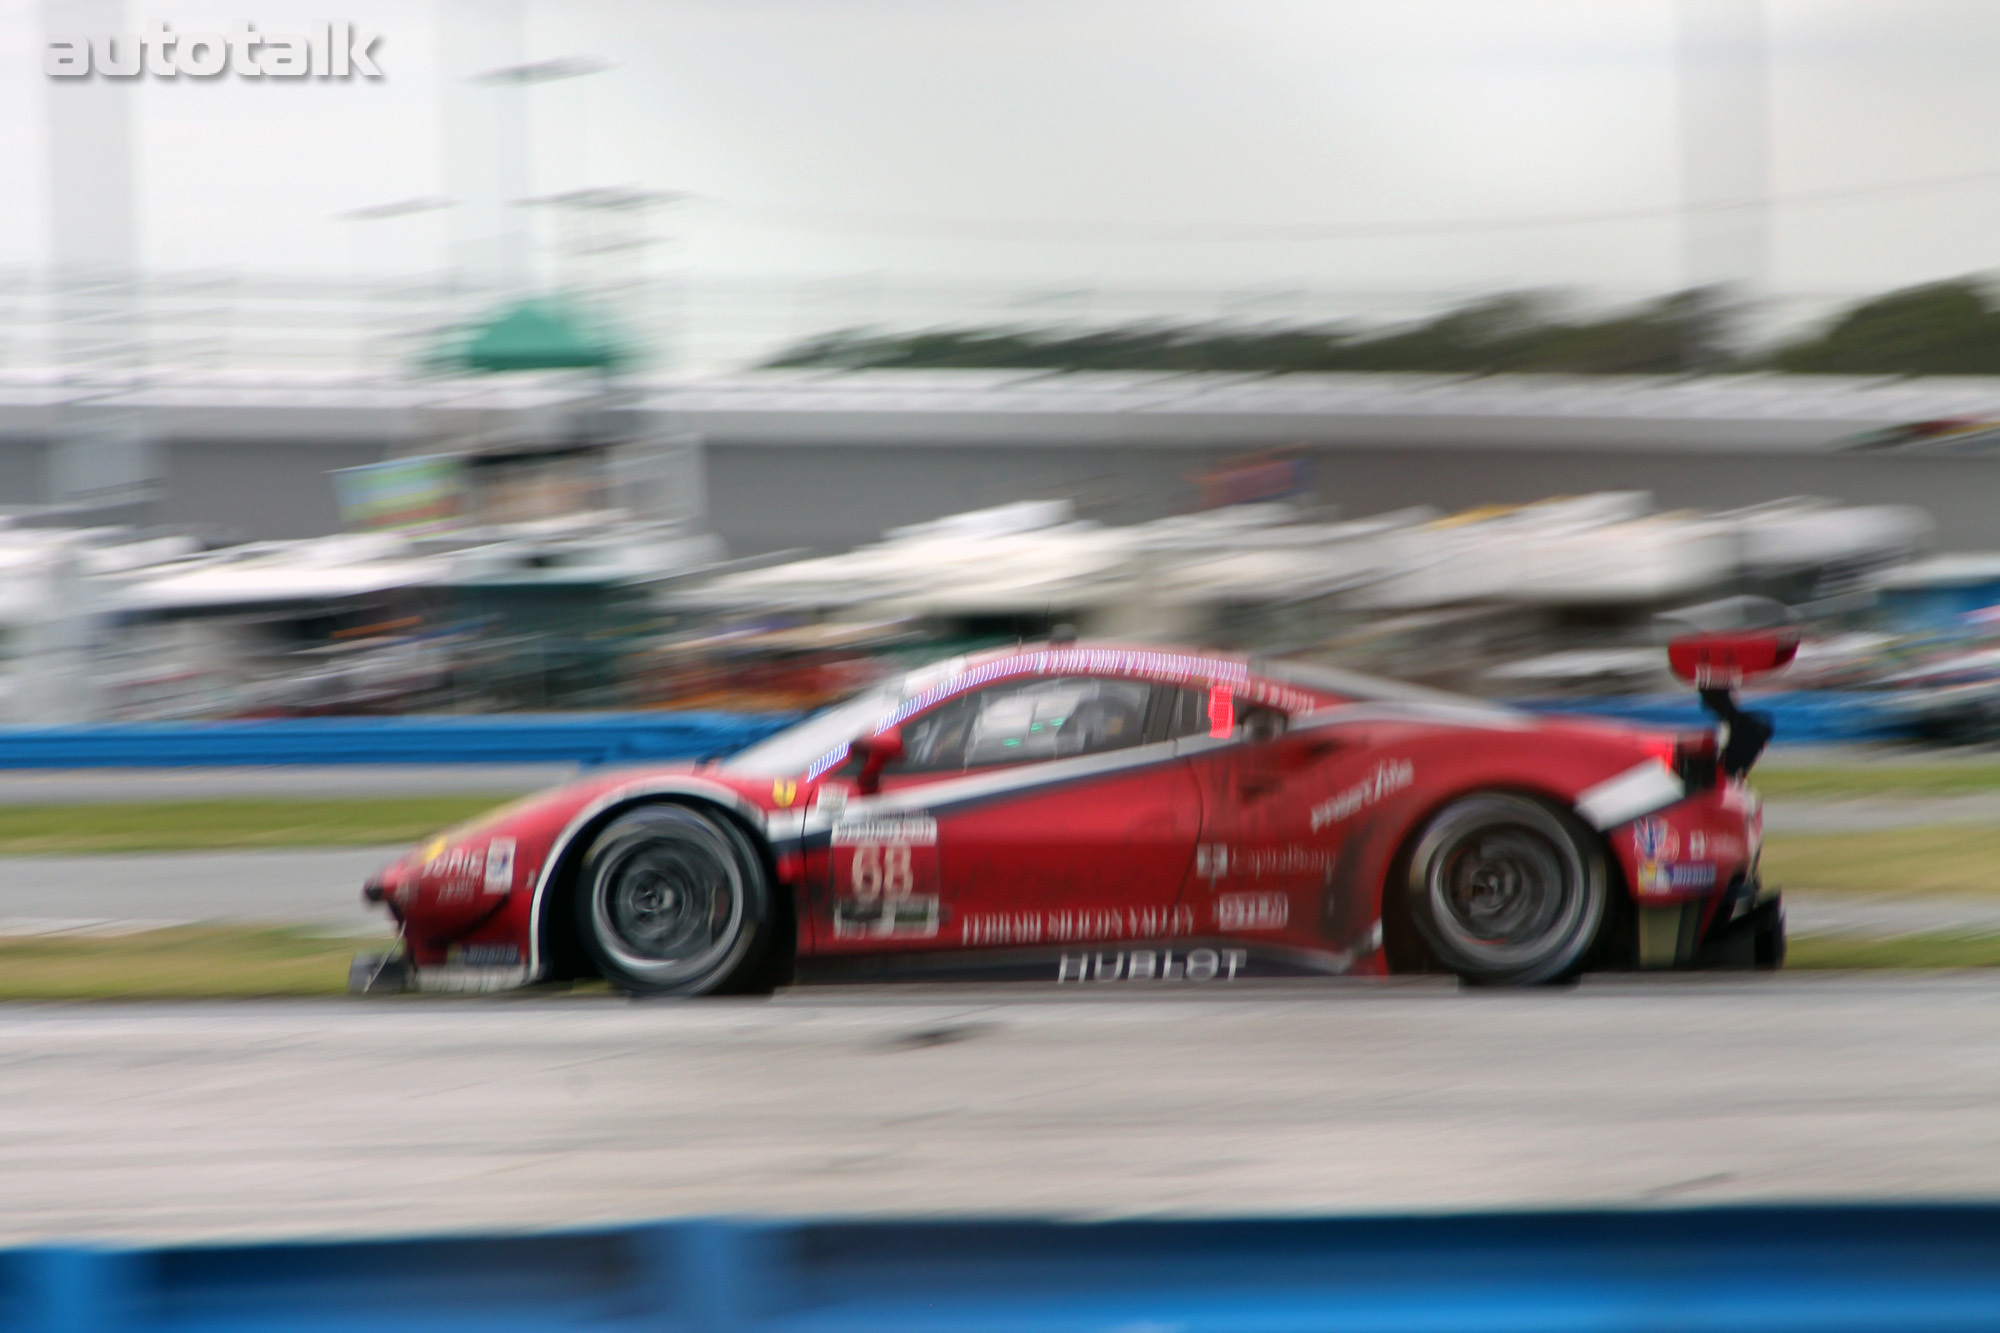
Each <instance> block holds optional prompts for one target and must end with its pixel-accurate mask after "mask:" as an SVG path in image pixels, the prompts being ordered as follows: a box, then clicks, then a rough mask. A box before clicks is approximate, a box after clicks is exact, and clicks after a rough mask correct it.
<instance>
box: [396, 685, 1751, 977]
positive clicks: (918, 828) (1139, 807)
mask: <svg viewBox="0 0 2000 1333" xmlns="http://www.w3.org/2000/svg"><path fill="white" fill-rule="evenodd" d="M922 674H923V675H924V676H925V677H926V678H925V679H924V680H922V681H920V682H918V683H917V685H913V686H912V687H911V691H910V692H909V693H907V694H905V695H902V696H900V697H897V696H885V697H884V699H883V701H882V704H883V706H882V708H881V710H880V711H879V712H878V713H876V714H874V715H873V720H872V722H871V723H869V724H868V725H865V726H862V727H860V728H858V729H857V730H856V732H855V735H865V734H869V733H870V732H879V731H886V730H888V729H889V728H892V727H897V728H901V729H902V730H903V732H904V733H907V732H908V731H909V729H910V728H913V727H917V726H920V725H921V724H922V723H923V722H924V720H925V719H926V717H928V716H929V715H930V714H931V713H932V711H933V710H936V709H940V708H944V707H947V706H950V705H951V704H952V703H953V701H955V700H959V699H960V698H961V697H962V696H964V695H965V694H967V693H968V692H970V691H977V690H982V689H988V688H993V687H995V686H996V685H1001V684H1006V683H1010V682H1011V683H1018V682H1020V681H1021V680H1023V679H1024V678H1036V677H1041V678H1048V679H1057V678H1060V679H1063V680H1071V679H1089V680H1094V681H1102V680H1115V681H1124V682H1133V683H1136V685H1137V686H1139V687H1143V689H1144V690H1150V691H1151V695H1150V697H1151V698H1152V700H1153V701H1154V702H1153V705H1152V711H1151V712H1149V714H1148V723H1147V725H1148V728H1149V730H1148V733H1147V734H1146V735H1145V736H1143V737H1141V738H1139V739H1138V741H1137V742H1135V743H1130V744H1125V745H1123V746H1121V748H1117V749H1112V750H1109V751H1108V752H1104V753H1093V754H1079V755H1074V756H1066V757H1055V758H1046V759H1039V760H1028V761H1023V762H1016V763H1006V762H1000V763H993V764H987V765H982V766H978V767H973V768H965V769H959V770H954V771H951V772H944V773H923V772H903V773H898V772H896V771H894V770H893V769H892V770H891V771H890V772H889V773H888V774H886V775H885V776H884V778H883V780H882V782H881V789H880V791H879V792H877V793H874V794H872V795H863V794H862V793H860V792H858V791H857V790H856V782H855V780H854V773H855V770H856V769H858V767H859V765H858V764H856V763H851V762H847V761H846V760H847V756H846V749H847V747H846V746H845V745H844V744H840V743H837V742H836V743H835V744H834V746H833V748H832V749H830V750H828V751H826V752H825V753H824V754H822V755H821V756H819V757H818V758H817V759H814V760H811V761H805V760H803V759H800V758H799V757H798V756H794V760H795V762H793V763H791V764H789V765H787V766H785V771H763V768H762V767H760V765H759V763H758V757H759V755H760V753H768V752H769V750H768V747H753V749H752V750H751V751H749V752H746V757H745V758H744V759H738V760H725V761H722V762H719V763H709V764H703V765H689V764H683V765H672V766H659V767H646V768H634V769H622V770H618V771H606V772H600V773H596V774H592V775H590V776H587V777H585V778H583V779H581V780H579V781H575V782H572V783H569V784H568V785H565V786H563V787H560V788H557V789H555V790H553V791H550V792H546V793H543V794H541V795H538V796H535V797H531V798H529V799H527V800H524V801H520V802H517V803H516V804H514V805H511V806H508V807H506V808H504V809H501V810H498V811H496V812H494V813H493V814H492V815H489V816H487V817H486V818H484V819H481V820H479V821H476V822H475V823H473V824H470V825H466V826H463V827H460V828H457V829H453V830H451V831H449V832H447V833H445V834H444V835H442V836H440V837H439V838H437V839H435V840H434V841H432V842H430V843H428V844H426V845H425V846H423V847H421V848H419V849H418V850H416V851H414V852H412V853H411V854H410V855H409V856H408V857H405V858H404V859H403V860H401V861H399V862H397V863H396V864H395V865H393V866H391V867H389V868H388V869H387V870H386V871H384V872H383V873H382V874H381V875H380V876H379V877H377V879H375V880H373V881H371V883H370V885H369V887H368V894H369V896H370V897H371V898H376V899H379V900H381V901H383V902H385V903H386V904H387V905H388V907H389V908H390V910H391V911H392V912H393V913H394V914H395V915H396V917H397V919H398V920H399V922H400V923H401V925H402V928H403V935H404V939H405V943H406V947H407V955H408V960H409V962H410V964H411V965H412V966H413V968H414V970H415V974H416V976H417V978H418V979H419V982H420V984H424V985H426V986H429V987H436V988H442V989H494V988H498V987H503V986H509V985H520V984H525V983H528V982H532V981H536V980H541V979H547V978H551V977H556V976H561V975H573V974H575V973H576V972H577V971H578V970H579V961H580V957H581V955H580V952H579V951H578V950H577V949H576V948H575V947H574V942H573V941H574V935H573V931H572V929H571V927H570V924H569V916H570V915H571V913H572V912H573V908H572V906H571V903H570V892H571V888H572V883H571V881H572V880H573V878H574V870H575V867H576V864H577V862H578V860H579V859H580V857H581V855H582V853H583V851H584V849H585V847H586V846H587V845H588V843H589V840H590V837H591V836H592V833H593V831H594V829H596V828H597V827H600V826H601V825H602V824H603V823H604V822H605V821H606V820H608V819H609V818H611V817H612V816H614V815H615V814H616V813H617V812H618V811H621V810H624V809H628V808H630V807H631V806H632V805H633V804H635V803H639V802H647V801H680V802H690V803H694V804H697V805H700V806H702V807H704V808H706V809H707V810H709V811H710V812H711V813H714V812H719V813H721V814H722V815H724V816H726V817H728V818H732V819H735V820H737V821H739V822H740V823H741V824H742V826H743V827H744V828H745V829H747V830H748V831H750V832H751V833H752V834H753V835H754V836H755V838H756V839H757V840H758V841H759V843H760V844H761V845H762V847H763V848H764V849H765V851H766V854H767V855H768V857H769V861H770V869H771V873H772V875H773V876H774V879H775V881H776V882H777V883H778V884H779V885H780V886H781V889H782V891H783V892H784V893H785V894H786V895H788V896H789V900H790V902H791V904H792V907H793V911H794V920H795V923H796V927H797V961H798V964H799V969H800V972H801V974H802V975H805V974H811V973H814V972H819V973H824V974H832V975H841V974H846V975H863V976H869V975H885V974H893V973H900V972H904V971H930V972H936V971H940V970H942V971H958V972H965V973H968V974H973V973H983V974H987V975H1021V976H1044V977H1049V978H1053V979H1056V980H1061V981H1074V980H1083V979H1086V978H1088V979H1090V980H1093V981H1107V982H1108V981H1113V980H1119V981H1134V982H1143V981H1171V980H1182V981H1197V982H1199V981H1210V980H1216V981H1227V980H1230V979H1232V978H1235V977H1239V976H1248V975H1254V974H1257V973H1259V972H1264V973H1270V972H1280V973H1282V972H1294V973H1296V972H1317V973H1339V972H1346V973H1359V974H1380V973H1384V972H1387V971H1389V970H1391V966H1392V961H1395V962H1405V961H1407V960H1406V959H1399V958H1397V957H1396V954H1397V942H1396V939H1395V931H1394V927H1393V925H1392V926H1391V928H1390V930H1389V932H1388V938H1387V939H1386V940H1385V929H1384V920H1383V916H1384V912H1383V903H1384V888H1385V885H1387V884H1388V883H1389V882H1390V879H1391V876H1392V874H1393V873H1394V871H1395V869H1396V862H1397V858H1398V855H1399V853H1401V852H1402V851H1403V850H1404V849H1405V848H1406V847H1407V846H1408V845H1409V843H1410V841H1411V839H1412V838H1413V836H1414V835H1415V833H1416V832H1417V830H1418V829H1419V828H1420V827H1421V826H1422V824H1423V822H1424V820H1425V819H1426V817H1427V816H1428V815H1429V814H1431V813H1432V812H1434V811H1436V810H1437V809H1439V808H1440V807H1441V806H1442V805H1444V804H1445V803H1447V802H1449V801H1450V800H1452V799H1453V798H1455V797H1458V796H1461V795H1463V794H1465V793H1468V792H1472V791H1477V790H1482V789H1504V790H1509V791H1517V792H1526V793H1531V794H1534V795H1537V796H1540V797H1542V798H1544V799H1545V800H1547V801H1548V802H1550V803H1552V804H1555V805H1558V806H1560V807H1563V808H1565V809H1568V810H1572V811H1575V812H1577V813H1578V814H1579V816H1580V817H1581V818H1583V819H1584V820H1585V822H1586V823H1588V824H1590V825H1591V826H1592V827H1594V828H1596V829H1597V830H1598V833H1599V836H1600V837H1601V838H1602V839H1603V843H1604V847H1605V849H1606V851H1607V853H1608V858H1607V859H1608V861H1609V862H1610V863H1611V864H1612V865H1613V866H1614V867H1615V873H1614V874H1613V882H1614V891H1615V892H1618V893H1621V894H1623V895H1625V896H1626V897H1627V898H1628V900H1629V901H1630V902H1631V903H1632V904H1633V905H1634V906H1635V907H1637V908H1640V909H1646V908H1652V907H1661V906H1669V907H1678V906H1679V905H1681V904H1685V903H1689V902H1694V903H1698V904H1700V906H1699V908H1698V910H1697V911H1695V912H1692V913H1689V912H1686V911H1682V912H1680V913H1679V916H1680V918H1681V919H1682V920H1684V921H1686V923H1687V924H1686V926H1685V927H1684V928H1683V930H1684V933H1687V934H1689V935H1691V937H1692V938H1694V939H1699V938H1701V937H1702V936H1704V935H1706V934H1707V933H1708V932H1709V930H1710V928H1711V926H1713V925H1715V924H1716V923H1717V920H1718V917H1717V913H1718V911H1719V909H1720V907H1721V905H1722V904H1724V903H1725V902H1726V901H1729V902H1732V903H1734V902H1736V901H1738V900H1741V901H1748V898H1749V897H1751V896H1754V893H1755V881H1756V863H1757V855H1758V850H1759V841H1760V832H1761V829H1760V819H1759V816H1758V810H1757V802H1756V798H1755V796H1754V795H1753V794H1751V793H1750V792H1749V791H1748V789H1747V788H1745V787H1744V786H1742V784H1741V783H1737V782H1727V781H1725V782H1723V783H1721V784H1720V785H1717V786H1713V787H1710V788H1709V789H1708V790H1704V791H1695V792H1693V793H1691V794H1690V793H1689V792H1688V791H1687V790H1686V787H1685V785H1684V784H1683V782H1682V779H1681V778H1680V777H1678V776H1676V774H1675V772H1674V771H1673V770H1674V766H1675V761H1676V738H1675V737H1673V736H1671V735H1662V734H1660V733H1655V732H1644V731H1638V730H1633V729H1628V728H1621V727H1613V726H1608V725H1603V724H1598V723H1589V722H1584V721H1580V720H1565V719H1555V718H1545V717H1537V716H1534V715H1530V714H1524V713H1519V712H1516V711H1513V710H1509V709H1503V708H1497V707H1492V706H1489V705H1486V704H1482V703H1477V702H1473V701H1469V700H1457V699H1454V698H1452V697H1451V696H1446V695H1438V694H1431V693H1429V692H1426V691H1418V690H1413V689H1406V688H1405V687H1401V686H1397V685H1393V684H1389V683H1386V682H1380V681H1373V680H1369V679H1367V678H1361V677H1355V678H1347V677H1343V676H1337V675H1335V674H1334V673H1318V674H1314V673H1313V672H1311V671H1310V670H1308V669H1300V668H1293V667H1290V666H1287V665H1276V666H1270V667H1261V666H1258V665H1255V664H1252V663H1250V662H1248V661H1246V660H1245V659H1242V658H1237V657H1227V656H1221V655H1214V654H1200V653H1192V652H1189V653H1175V652H1164V651H1155V650H1138V649H1115V648H1043V649H1020V650H1011V651H1008V652H1005V653H1000V654H994V655H989V656H986V657H981V658H973V659H964V660H961V661H958V662H955V663H952V664H949V665H948V666H946V667H943V668H939V669H934V670H932V671H931V672H928V673H922ZM1128 693H1129V691H1128ZM1176 708H1178V709H1180V710H1181V711H1180V713H1179V714H1178V715H1176V714H1174V709H1176ZM1274 714H1275V715H1278V716H1281V717H1282V719H1283V723H1284V728H1283V730H1282V734H1278V735H1276V737H1275V738H1273V737H1272V734H1271V733H1272V732H1273V731H1274V730H1276V728H1275V727H1274V726H1272V725H1271V721H1272V715H1274ZM1191 715H1192V716H1196V718H1197V725H1195V726H1193V727H1189V726H1185V725H1183V726H1181V727H1179V728H1178V731H1179V732H1180V733H1181V734H1173V735H1166V734H1162V730H1161V724H1160V722H1159V719H1160V718H1163V717H1167V718H1171V717H1173V716H1179V717H1182V718H1185V717H1188V716H1191ZM1259 715H1261V716H1262V718H1263V721H1264V725H1263V726H1262V727H1261V728H1260V726H1259V725H1258V717H1259ZM808 725H809V724H808ZM1700 739H1701V740H1703V741H1704V742H1706V741H1708V740H1710V738H1708V737H1702V738H1700ZM1731 910H1733V911H1740V910H1741V907H1740V906H1732V908H1731ZM1683 955H1685V950H1683ZM1669 961H1671V962H1683V963H1684V962H1686V961H1687V958H1686V957H1685V956H1681V957H1677V958H1674V959H1671V960H1669ZM1651 965H1659V964H1658V963H1657V960H1656V961H1655V963H1654V964H1651ZM584 966H585V967H587V964H586V965H584Z"/></svg>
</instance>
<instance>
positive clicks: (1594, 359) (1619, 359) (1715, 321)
mask: <svg viewBox="0 0 2000 1333" xmlns="http://www.w3.org/2000/svg"><path fill="white" fill-rule="evenodd" d="M767 364H769V365H770V366H773V367H813V366H823V367H847V368H852V369H864V368H869V369H933V370H938V369H1021V370H1078V371H1087V370H1118V371H1146V370H1152V371H1232V372H1238V373H1253V374H1282V373H1286V372H1307V371H1391V370H1395V371H1428V372H1435V373H1441V374H1496V373H1502V372H1516V373H1524V372H1529V373H1542V374H1569V375H1674V374H1690V373H1697V372H1705V371H1752V370H1777V371H1786V372H1791V373H1795V374H1839V375H2000V304H1996V301H1995V298H1994V296H1993V294H1992V293H1991V292H1990V291H1989V290H1988V288H1987V287H1986V286H1985V285H1984V284H1983V283H1981V282H1979V281H1976V280H1973V279H1962V280H1958V281H1953V282H1940V283H1929V284H1926V285H1924V286H1920V287H1910V288H1906V289H1904V290H1901V291H1896V292H1891V293H1889V294H1888V295H1886V296H1880V297H1875V298H1873V299H1871V300H1867V301H1863V302H1861V303H1859V304H1857V305H1854V306H1853V307H1851V308H1849V309H1847V310H1844V311H1842V312H1841V313H1840V314H1839V315H1837V316H1836V317H1835V318H1834V319H1833V320H1832V321H1830V322H1829V323H1828V324H1827V325H1826V326H1825V327H1823V328H1820V329H1816V330H1814V331H1812V332H1811V333H1809V334H1806V335H1805V336H1802V337H1798V338H1795V339H1792V340H1789V341H1786V342H1784V343H1782V344H1780V345H1779V346H1777V347H1775V348H1766V349H1761V350H1758V351H1754V352H1746V351H1743V350H1741V349H1740V348H1738V347H1736V346H1735V345H1734V343H1733V342H1732V340H1731V338H1730V311H1729V307H1728V303H1727V301H1726V300H1725V299H1724V296H1723V294H1722V293H1720V292H1718V291H1716V290H1714V289H1710V288H1697V289H1694V290H1690V291H1684V292H1676V293H1674V294H1673V295H1670V296H1667V297H1663V298H1661V299H1659V300H1656V301H1652V302H1649V303H1647V304H1645V305H1642V306H1639V307H1637V308H1635V309H1632V310H1627V311H1623V312H1619V313H1616V314H1612V315H1608V316H1599V317H1594V318H1575V317H1566V316H1565V315H1564V314H1563V313H1562V312H1561V310H1560V308H1559V306H1558V305H1557V304H1556V303H1555V302H1553V301H1551V300H1549V299H1548V298H1546V297H1543V296H1539V295H1536V294H1533V293H1514V294H1509V295H1503V296H1497V297H1491V298H1487V299H1484V300H1480V301H1475V302H1473V303H1471V304H1468V305H1465V306H1461V307H1459V308H1458V309H1456V310H1451V311H1448V312H1446V313H1445V314H1443V315H1440V316H1438V317H1436V318H1434V319H1430V320H1426V321H1423V322H1421V323H1418V324H1415V325H1411V326H1407V327H1403V328H1396V329H1389V330H1356V329H1348V328H1342V327H1338V326H1324V325H1322V326H1301V327H1274V326H1266V327H1259V328H1243V327H1223V326H1217V325H1205V324H1147V325H1131V326H1126V327H1117V328H1103V329H1092V330H1088V331H1083V332H1072V331H1057V330H1036V329H993V328H988V329H978V328H963V329H940V330H934V331H929V332H922V333H908V334H879V333H871V332H866V331H849V332H842V333H835V334H830V335H828V336H826V337H822V338H816V339H813V340H811V341H809V342H805V343H802V344H800V345H798V346H796V347H793V348H791V349H789V350H787V351H785V352H784V353H782V354H781V355H779V356H777V357H775V358H773V359H772V360H771V361H770V362H768V363H767Z"/></svg>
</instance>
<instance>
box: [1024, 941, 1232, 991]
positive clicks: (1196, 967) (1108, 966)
mask: <svg viewBox="0 0 2000 1333" xmlns="http://www.w3.org/2000/svg"><path fill="white" fill-rule="evenodd" d="M1249 957H1250V951H1249V950H1247V949H1189V950H1188V951H1187V953H1186V954H1185V955H1181V956H1176V954H1175V953H1174V951H1173V950H1172V949H1116V950H1111V951H1108V952H1106V951H1101V950H1092V951H1090V952H1087V953H1065V954H1064V955H1063V956H1062V957H1061V958H1060V959H1058V960H1057V961H1056V984H1057V985H1061V984H1063V983H1064V982H1066V981H1194V982H1203V981H1234V980H1236V974H1237V973H1238V972H1240V971H1241V970H1242V968H1243V964H1244V963H1245V962H1246V961H1248V959H1249Z"/></svg>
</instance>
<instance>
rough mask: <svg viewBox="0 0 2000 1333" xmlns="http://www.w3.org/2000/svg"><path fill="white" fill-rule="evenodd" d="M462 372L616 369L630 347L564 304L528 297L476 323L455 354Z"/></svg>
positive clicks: (452, 358) (627, 357)
mask: <svg viewBox="0 0 2000 1333" xmlns="http://www.w3.org/2000/svg"><path fill="white" fill-rule="evenodd" d="M446 359H447V360H449V361H453V362H457V363H458V364H459V365H461V366H462V367H463V368H465V369H467V370H475V371H480V372H482V373H488V374H491V373H495V372H500V371H508V370H615V369H617V368H618V367H619V366H622V365H624V364H625V363H627V362H628V361H630V360H631V359H632V353H631V349H630V348H628V347H627V346H626V345H625V344H624V343H622V342H620V341H619V340H618V339H616V338H614V337H612V336H611V335H610V334H609V333H608V332H606V331H605V330H604V329H603V328H602V327H601V326H600V325H599V324H597V322H596V321H594V320H592V319H591V318H589V317H588V316H587V315H585V314H584V313H583V312H581V311H579V310H577V309H576V308H575V307H574V306H571V305H569V304H567V303H566V302H563V301H560V300H556V299H552V298H549V297H539V296H538V297H530V298H529V299H527V300H525V301H518V302H515V303H514V304H513V305H510V306H506V307H504V308H502V309H501V310H499V311H497V312H495V313H494V314H493V315H491V316H489V317H488V318H486V319H485V320H484V321H482V322H481V323H479V324H477V325H475V326H474V327H473V328H472V330H471V337H470V338H468V339H467V340H466V341H465V342H464V343H463V344H462V345H461V346H460V348H459V349H458V350H457V351H456V353H455V354H454V355H450V356H448V357H447V358H446Z"/></svg>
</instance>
